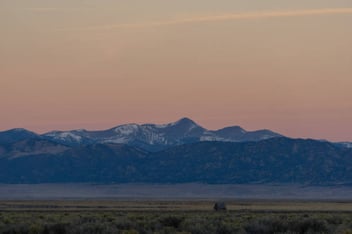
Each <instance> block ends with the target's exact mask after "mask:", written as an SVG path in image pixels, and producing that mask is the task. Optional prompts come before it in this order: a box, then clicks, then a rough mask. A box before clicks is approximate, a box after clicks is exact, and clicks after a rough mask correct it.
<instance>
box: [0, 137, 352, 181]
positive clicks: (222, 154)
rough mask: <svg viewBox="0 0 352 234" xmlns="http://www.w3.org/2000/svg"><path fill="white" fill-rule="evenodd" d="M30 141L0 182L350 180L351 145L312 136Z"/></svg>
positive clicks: (2, 168) (4, 168) (0, 171)
mask: <svg viewBox="0 0 352 234" xmlns="http://www.w3.org/2000/svg"><path fill="white" fill-rule="evenodd" d="M31 145H32V146H33V148H34V149H36V145H39V146H43V147H40V150H39V151H33V152H36V153H35V154H30V153H28V152H26V150H23V149H22V151H24V152H26V154H25V155H21V156H20V157H13V156H11V155H10V154H8V155H7V156H2V157H0V182H1V183H49V182H54V183H56V182H60V183H61V182H97V183H127V182H148V183H182V182H205V183H299V184H319V185H328V184H350V183H352V160H351V159H352V150H351V149H348V148H344V147H338V146H336V145H334V144H331V143H329V142H321V141H315V140H301V139H288V138H272V139H269V140H264V141H259V142H242V143H230V142H200V143H192V144H185V145H181V146H176V147H174V148H170V149H168V150H165V151H162V152H157V153H148V152H145V151H143V150H140V149H138V148H135V147H131V146H127V145H121V144H94V145H88V146H77V147H71V148H68V147H67V146H64V145H59V144H57V143H52V142H50V141H48V142H46V141H43V140H33V142H32V143H31ZM44 146H45V147H44ZM16 147H17V148H16ZM46 147H49V148H52V147H54V148H55V149H60V150H57V151H55V152H54V151H51V150H45V149H46ZM5 148H6V147H5ZM14 148H16V150H17V151H15V152H18V149H19V148H20V147H19V148H18V143H14V144H12V145H10V147H8V148H6V149H7V150H8V149H14ZM6 149H5V150H6ZM20 149H21V148H20ZM22 151H21V152H22ZM8 152H11V150H10V151H8Z"/></svg>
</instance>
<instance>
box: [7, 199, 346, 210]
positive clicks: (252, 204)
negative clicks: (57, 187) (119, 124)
mask: <svg viewBox="0 0 352 234" xmlns="http://www.w3.org/2000/svg"><path fill="white" fill-rule="evenodd" d="M214 202H215V201H140V200H138V201H121V200H43V201H28V200H27V201H0V211H21V210H22V211H92V210H99V211H211V210H212V209H213V205H214ZM226 205H227V208H228V210H229V211H244V210H248V211H278V212H279V211H280V212H281V211H282V212H290V211H291V212H299V211H302V212H303V211H304V212H313V211H316V212H319V211H324V212H325V211H336V212H350V211H351V212H352V201H273V200H272V201H271V200H265V201H259V200H238V201H233V200H228V201H226Z"/></svg>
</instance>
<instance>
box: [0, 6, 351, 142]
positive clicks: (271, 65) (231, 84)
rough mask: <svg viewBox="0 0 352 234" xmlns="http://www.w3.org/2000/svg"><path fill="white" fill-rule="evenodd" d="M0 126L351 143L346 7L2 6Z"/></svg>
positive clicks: (0, 19)
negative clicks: (188, 121)
mask: <svg viewBox="0 0 352 234" xmlns="http://www.w3.org/2000/svg"><path fill="white" fill-rule="evenodd" d="M0 35H1V38H0V110H1V112H0V131H1V130H5V129H10V128H17V127H24V128H27V129H30V130H33V131H36V132H46V131H49V130H54V129H62V130H67V129H78V128H87V129H105V128H110V127H113V126H116V125H119V124H124V123H131V122H136V123H150V122H154V123H166V122H172V121H175V120H177V119H179V118H181V117H185V116H186V117H189V118H192V119H193V120H195V121H196V122H198V123H199V124H201V125H202V126H204V127H206V128H209V129H218V128H222V127H225V126H229V125H240V126H242V127H244V128H245V129H248V130H255V129H262V128H267V129H271V130H273V131H277V132H279V133H282V134H284V135H287V136H291V137H302V138H308V137H309V138H318V139H329V140H333V141H352V124H351V120H352V92H351V87H352V46H351V42H352V2H351V1H347V0H336V1H325V0H319V1H318V0H306V1H303V0H298V1H288V0H280V1H279V0H268V1H261V0H253V1H246V0H240V1H228V0H220V1H210V0H202V1H199V0H187V1H186V0H179V1H173V2H169V1H165V0H150V1H145V2H136V1H110V0H99V1H98V0H88V1H84V2H82V1H79V0H60V1H44V0H26V1H21V0H11V1H10V0H5V1H1V3H0Z"/></svg>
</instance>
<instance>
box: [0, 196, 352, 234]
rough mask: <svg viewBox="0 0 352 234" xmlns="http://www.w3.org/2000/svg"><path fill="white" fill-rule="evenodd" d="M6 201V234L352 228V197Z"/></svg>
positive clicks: (2, 209)
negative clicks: (219, 205) (219, 204)
mask: <svg viewBox="0 0 352 234" xmlns="http://www.w3.org/2000/svg"><path fill="white" fill-rule="evenodd" d="M215 202H216V201H215V200H182V201H180V200H177V201H158V200H2V201H0V233H92V234H93V233H146V234H147V233H199V234H200V233H206V234H207V233H209V234H210V233H352V201H348V200H345V201H342V200H338V201H318V200H316V201H312V200H245V199H242V200H224V202H225V204H226V206H227V210H226V211H220V212H219V211H214V210H213V206H214V203H215Z"/></svg>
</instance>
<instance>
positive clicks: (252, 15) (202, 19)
mask: <svg viewBox="0 0 352 234" xmlns="http://www.w3.org/2000/svg"><path fill="white" fill-rule="evenodd" d="M336 14H352V8H324V9H304V10H287V11H261V12H245V13H234V14H223V15H213V16H199V17H193V18H180V19H172V20H161V21H149V22H141V23H122V24H111V25H100V26H92V27H85V28H80V29H76V30H113V29H123V28H127V29H128V28H148V27H161V26H172V25H182V24H190V23H207V22H218V21H234V20H251V19H267V18H283V17H300V16H319V15H336ZM72 30H75V29H72Z"/></svg>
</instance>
